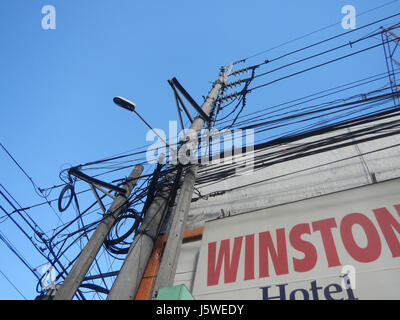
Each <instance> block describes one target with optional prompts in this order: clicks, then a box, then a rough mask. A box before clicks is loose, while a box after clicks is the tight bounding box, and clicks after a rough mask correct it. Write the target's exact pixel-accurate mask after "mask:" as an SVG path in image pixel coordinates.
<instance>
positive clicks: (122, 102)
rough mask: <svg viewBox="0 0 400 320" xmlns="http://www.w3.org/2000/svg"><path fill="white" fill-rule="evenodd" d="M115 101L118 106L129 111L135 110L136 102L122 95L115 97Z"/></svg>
mask: <svg viewBox="0 0 400 320" xmlns="http://www.w3.org/2000/svg"><path fill="white" fill-rule="evenodd" d="M113 101H114V103H115V104H116V105H117V106H120V107H122V108H124V109H127V110H129V111H135V108H136V104H134V103H133V102H132V101H129V100H128V99H125V98H122V97H115V98H114V99H113Z"/></svg>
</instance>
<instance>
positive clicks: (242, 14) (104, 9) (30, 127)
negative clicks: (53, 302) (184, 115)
mask: <svg viewBox="0 0 400 320" xmlns="http://www.w3.org/2000/svg"><path fill="white" fill-rule="evenodd" d="M387 2H389V0H387V1H384V0H380V1H378V0H373V1H372V0H370V1H360V0H351V1H349V0H346V1H338V0H330V1H320V0H307V1H294V0H291V1H276V0H270V1H246V2H243V1H237V0H230V1H209V0H204V1H175V0H172V1H131V0H115V1H106V0H80V1H77V0H70V1H65V0H64V1H62V0H46V1H41V0H30V1H26V0H25V1H22V0H2V1H1V3H0V46H1V47H0V48H1V50H0V124H1V125H0V142H1V143H2V144H3V145H4V146H5V147H6V148H7V149H8V151H9V152H10V153H11V154H12V155H13V156H14V157H15V159H16V160H17V161H18V162H19V163H20V165H21V166H22V167H23V168H24V170H26V172H27V173H28V174H29V175H30V176H31V177H32V178H33V180H34V181H35V183H36V184H37V185H38V186H40V187H42V188H45V187H50V186H53V185H55V184H59V183H60V180H59V177H58V173H59V171H60V169H62V168H65V167H66V166H68V165H77V164H80V163H85V162H88V161H92V160H96V159H100V158H104V157H107V156H110V155H114V154H118V153H120V152H125V151H128V150H131V149H134V148H135V147H139V146H143V145H145V144H146V141H145V134H146V132H147V128H146V127H145V126H144V124H143V123H141V122H140V121H139V120H138V119H137V118H136V117H135V116H134V115H133V114H130V113H128V112H127V111H126V110H123V109H119V108H117V107H115V105H114V104H113V102H112V98H113V97H114V96H117V95H119V96H124V97H126V98H128V99H131V100H133V101H134V102H135V103H136V105H137V111H138V112H139V113H140V114H141V115H142V116H143V117H144V118H145V119H146V120H148V121H149V122H150V123H151V125H152V126H153V127H156V128H163V129H165V130H167V128H168V120H177V114H176V107H175V104H174V103H175V102H174V99H173V95H172V91H171V88H170V87H169V85H168V83H167V79H170V78H172V77H176V78H177V79H178V80H179V81H180V82H181V83H182V84H183V85H184V86H185V88H186V89H187V90H188V91H189V92H190V93H191V95H192V96H193V97H194V98H195V99H196V100H197V101H198V102H201V101H202V98H201V97H202V96H203V95H206V94H207V92H208V91H209V89H210V86H211V84H210V81H214V80H215V79H216V77H217V75H218V71H219V67H220V66H222V65H227V64H229V63H230V62H232V61H236V60H238V59H241V58H243V57H247V56H250V55H253V54H255V53H257V52H260V51H263V50H266V49H268V48H272V47H274V46H276V45H279V44H281V43H284V42H286V41H288V40H292V39H294V38H296V37H299V36H302V35H304V34H307V33H309V32H312V31H315V30H317V29H320V28H322V27H325V26H328V25H331V24H334V23H337V22H340V20H341V19H342V17H343V15H342V13H341V8H342V7H343V6H344V5H346V4H351V5H353V6H355V8H356V10H357V13H361V12H364V11H367V10H369V9H371V8H374V7H378V6H380V5H382V4H385V3H387ZM48 4H49V5H53V6H54V7H55V9H56V29H55V30H43V29H42V27H41V20H42V18H43V14H42V13H41V9H42V7H43V6H44V5H48ZM399 9H400V6H399V3H394V4H391V5H389V6H386V7H384V8H381V9H379V10H375V11H372V12H370V13H367V14H365V15H362V16H360V17H359V18H358V19H357V26H361V25H364V24H366V23H369V22H371V21H373V20H376V19H379V18H383V17H386V16H389V15H391V14H394V13H396V12H397V11H399ZM397 22H398V21H397ZM343 31H344V30H343V29H342V27H341V25H340V24H337V25H336V26H333V27H331V28H328V29H326V30H324V31H322V32H319V33H316V34H314V35H312V36H309V37H307V38H304V39H302V40H300V41H296V42H293V43H290V44H289V45H286V46H282V47H279V48H277V49H275V50H272V51H271V52H268V53H267V54H264V55H260V56H258V57H256V58H253V59H251V60H249V61H248V64H249V65H251V64H253V63H258V62H260V61H263V60H265V59H269V58H270V57H274V56H277V55H280V54H282V53H285V52H287V51H290V50H292V49H295V48H299V47H302V46H304V45H307V44H309V43H312V42H314V41H318V40H322V39H324V38H326V37H329V36H332V35H335V34H338V33H341V32H343ZM338 44H340V42H335V43H333V44H330V45H338ZM317 51H318V50H317ZM311 53H312V52H311ZM321 61H323V59H322V60H321ZM317 62H318V61H316V63H317ZM385 68H386V66H385V62H384V58H383V52H382V51H381V49H378V50H374V51H372V52H370V53H367V54H365V55H363V56H362V57H357V59H354V60H353V61H352V63H350V64H349V63H347V64H346V63H339V64H338V65H337V66H336V67H332V68H326V69H324V70H321V71H320V72H313V73H310V74H307V75H305V76H304V77H303V78H302V81H298V80H297V81H293V82H290V81H288V82H282V83H281V84H280V85H276V86H274V87H272V88H266V89H265V90H260V94H258V95H257V98H254V100H252V104H251V105H249V106H248V108H249V111H251V108H252V106H257V105H258V106H262V105H266V104H269V103H278V102H282V100H285V99H286V100H287V99H291V98H297V97H300V96H303V95H306V94H309V93H312V92H315V91H318V90H322V89H324V88H329V87H331V86H335V85H338V84H341V83H345V82H350V81H353V80H356V79H360V78H362V77H367V76H370V75H374V74H377V73H381V72H385V71H386V69H385ZM128 174H129V172H123V175H128ZM0 183H1V184H3V185H4V186H5V187H6V188H7V190H8V191H9V192H10V193H11V194H12V195H13V196H14V197H15V198H16V199H17V200H18V201H19V202H20V203H21V205H22V206H24V207H25V206H29V205H31V204H35V203H39V202H42V201H43V199H42V198H40V197H39V196H38V195H37V194H36V193H35V192H34V190H33V187H32V185H31V183H30V182H29V180H28V179H27V178H26V177H25V176H24V174H23V173H22V172H21V171H20V170H19V169H18V167H17V166H16V165H15V164H14V163H13V162H12V161H11V160H10V158H9V157H8V156H7V154H5V152H3V150H2V149H0ZM57 192H58V191H55V192H54V193H52V194H51V196H50V198H52V199H53V198H56V197H57V196H58V193H57ZM0 204H1V205H4V206H5V204H4V202H3V200H0ZM29 213H30V214H31V216H32V217H33V218H34V219H35V220H36V221H37V222H38V224H39V225H40V226H41V227H42V228H43V229H44V230H48V229H51V228H52V227H54V224H55V223H56V222H57V217H56V216H55V214H54V212H52V210H51V208H50V207H49V206H41V207H39V208H36V209H33V210H30V211H29ZM0 216H1V214H0ZM0 230H1V231H2V232H3V233H4V234H6V235H7V237H8V238H9V240H10V241H11V242H12V243H13V244H14V245H15V247H17V248H18V250H19V251H20V252H21V253H22V254H23V255H24V257H25V258H26V259H27V260H28V261H29V262H30V264H31V265H32V266H34V267H37V266H40V265H42V264H43V263H44V262H45V261H44V260H43V258H42V257H40V256H39V255H38V254H37V252H35V251H34V250H33V247H32V245H31V244H30V243H29V242H28V241H27V240H26V239H25V238H24V237H23V235H22V234H21V232H20V231H19V230H17V228H16V227H15V226H14V225H13V224H12V223H11V222H10V221H9V220H6V221H4V222H0ZM0 254H1V257H2V258H1V259H0V270H1V271H2V272H4V273H5V274H6V275H7V276H8V277H9V279H10V280H12V282H13V283H14V284H15V285H16V286H17V287H18V289H19V290H20V291H21V292H22V293H23V295H24V296H25V297H26V298H28V299H32V298H34V297H35V295H36V293H35V286H36V280H35V278H34V277H33V276H32V273H30V272H29V270H27V268H26V267H25V266H24V265H22V264H21V263H20V262H19V261H18V259H17V258H16V257H15V256H14V255H13V254H12V253H11V252H10V250H9V249H8V248H7V247H5V245H4V244H3V243H0ZM0 288H1V289H2V290H0V299H21V298H22V297H21V295H20V294H19V293H18V292H17V291H16V290H15V289H14V288H13V287H12V286H11V285H10V284H9V283H8V282H7V280H6V279H5V278H4V277H2V275H0Z"/></svg>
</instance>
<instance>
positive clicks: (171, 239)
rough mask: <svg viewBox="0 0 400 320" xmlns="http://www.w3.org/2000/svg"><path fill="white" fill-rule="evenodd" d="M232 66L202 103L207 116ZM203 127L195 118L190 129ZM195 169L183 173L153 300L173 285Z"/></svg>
mask: <svg viewBox="0 0 400 320" xmlns="http://www.w3.org/2000/svg"><path fill="white" fill-rule="evenodd" d="M232 66H233V65H230V67H229V69H228V70H227V71H226V72H225V70H224V69H222V70H221V74H220V77H219V78H218V80H217V81H216V82H215V83H214V86H213V89H212V90H211V92H210V93H209V95H208V97H207V99H206V101H204V104H203V106H202V109H203V111H204V112H205V113H206V114H207V115H208V114H209V113H210V112H211V109H212V107H213V105H214V103H215V101H216V99H217V97H218V93H219V92H220V90H221V89H222V87H223V86H224V85H226V83H227V80H228V77H229V74H230V72H231V70H232ZM203 126H204V120H203V119H202V118H200V117H197V118H196V120H195V121H194V122H193V124H192V127H191V129H193V130H195V131H196V132H197V133H198V134H199V133H200V131H201V129H202V128H203ZM197 169H198V164H193V165H190V166H188V167H187V168H186V171H185V173H184V175H185V176H184V181H183V184H182V187H181V190H180V193H179V197H178V201H177V205H176V207H175V212H174V214H173V220H172V224H171V229H170V231H169V234H168V239H167V243H166V245H165V248H164V251H163V255H162V259H161V263H160V267H159V269H158V274H157V278H156V281H155V284H154V287H153V294H152V297H153V298H156V297H157V293H158V290H159V289H161V288H166V287H170V286H172V285H173V283H174V279H175V273H176V268H177V264H178V258H179V255H180V252H181V247H182V239H183V233H184V231H185V227H186V220H187V216H188V214H189V208H190V203H191V201H192V196H193V190H194V184H195V182H196V176H197Z"/></svg>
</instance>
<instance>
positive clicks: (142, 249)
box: [107, 65, 232, 300]
mask: <svg viewBox="0 0 400 320" xmlns="http://www.w3.org/2000/svg"><path fill="white" fill-rule="evenodd" d="M231 70H232V65H231V66H230V67H229V69H228V71H226V69H225V68H222V69H221V72H220V75H219V77H218V80H217V81H216V82H214V84H213V88H212V89H211V91H210V93H209V94H208V96H207V98H206V100H205V101H204V103H203V105H202V107H201V109H202V111H203V112H204V113H205V114H206V115H207V116H208V115H209V114H210V112H211V110H212V107H213V106H214V104H215V102H216V100H217V98H218V94H219V92H220V90H221V89H222V87H223V86H224V85H225V84H226V82H227V78H228V76H229V74H230V72H231ZM203 126H204V119H203V117H201V116H200V113H199V115H198V116H197V117H196V119H195V120H194V121H193V123H192V125H191V127H190V129H192V130H194V131H195V132H196V133H197V135H199V134H200V131H201V129H202V128H203ZM178 154H179V153H178ZM197 167H198V165H197V164H195V165H189V166H188V167H187V168H186V170H185V171H184V173H183V175H184V180H183V184H182V187H181V191H180V195H179V197H178V203H177V206H176V209H175V214H174V217H173V222H172V226H171V230H170V233H169V237H168V241H167V244H166V247H165V249H164V253H163V260H162V265H161V266H160V268H161V267H162V270H161V269H160V270H159V272H158V274H159V275H160V276H161V273H162V279H161V278H160V280H158V278H157V280H158V283H159V284H161V285H163V284H164V283H165V282H166V281H165V280H164V279H168V283H170V280H169V279H171V277H172V276H171V275H172V274H173V275H175V271H176V264H177V258H178V256H179V253H180V248H181V244H182V237H183V232H184V228H185V222H186V218H187V215H188V212H189V207H190V203H191V199H192V195H193V189H194V183H195V180H196V175H197ZM164 192H165V193H166V194H168V193H169V192H170V191H168V190H164ZM166 194H165V195H166ZM165 195H164V197H165ZM156 200H157V201H158V202H156ZM154 202H155V204H154V206H155V209H158V210H160V208H159V205H160V204H159V203H161V204H162V197H161V199H158V197H156V199H155V200H154ZM163 205H165V203H164V204H163ZM152 206H153V204H152V205H151V207H152ZM151 207H150V208H151ZM164 209H165V208H164ZM148 215H149V217H148V219H146V217H145V221H143V223H142V226H141V229H140V230H141V231H139V233H138V234H137V235H136V237H135V239H134V242H133V243H132V245H131V248H130V250H129V252H128V255H127V257H126V259H125V261H124V264H123V265H122V268H121V270H120V272H119V274H118V277H117V279H116V280H115V282H114V284H113V286H112V288H111V291H110V293H109V295H108V297H107V299H108V300H132V299H134V297H135V295H136V292H137V288H138V287H139V284H140V281H141V279H142V277H143V273H144V269H145V268H146V266H147V262H148V260H149V257H150V255H151V252H152V250H153V247H154V243H155V240H156V239H155V237H156V236H157V233H156V232H155V231H157V230H159V228H160V224H161V222H162V220H161V218H160V217H159V218H158V219H157V218H156V215H154V213H153V211H151V210H150V209H149V211H148V212H147V214H146V216H148ZM142 230H143V231H142ZM164 257H167V259H164ZM169 268H170V269H169ZM172 281H173V279H172Z"/></svg>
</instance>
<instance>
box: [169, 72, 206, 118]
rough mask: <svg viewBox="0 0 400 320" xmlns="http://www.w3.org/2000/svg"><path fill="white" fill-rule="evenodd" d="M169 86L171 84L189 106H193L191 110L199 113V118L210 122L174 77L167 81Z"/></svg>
mask: <svg viewBox="0 0 400 320" xmlns="http://www.w3.org/2000/svg"><path fill="white" fill-rule="evenodd" d="M168 82H169V83H170V84H172V86H173V88H176V89H178V90H179V91H180V93H182V95H183V96H184V97H185V98H186V100H187V101H189V102H190V104H191V105H192V106H193V108H195V109H196V111H197V112H198V113H199V116H200V117H202V118H203V120H204V121H206V122H211V119H210V117H209V116H208V115H207V114H206V113H205V112H204V111H203V110H202V109H201V108H200V106H199V105H198V104H197V102H196V101H194V99H193V98H192V97H191V96H190V94H189V93H188V92H187V91H186V90H185V88H183V87H182V85H181V84H180V83H179V81H178V80H177V79H176V78H175V77H174V78H172V79H171V80H170V81H168Z"/></svg>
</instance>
